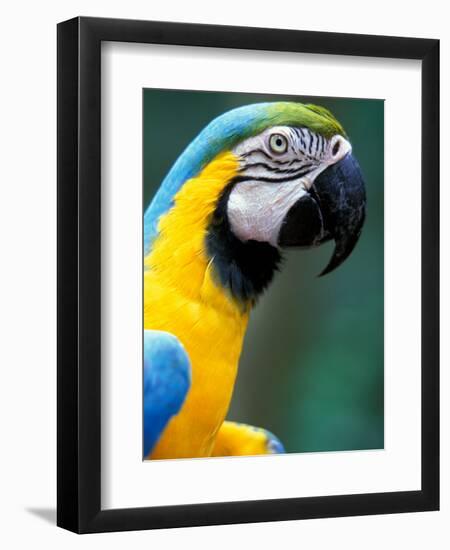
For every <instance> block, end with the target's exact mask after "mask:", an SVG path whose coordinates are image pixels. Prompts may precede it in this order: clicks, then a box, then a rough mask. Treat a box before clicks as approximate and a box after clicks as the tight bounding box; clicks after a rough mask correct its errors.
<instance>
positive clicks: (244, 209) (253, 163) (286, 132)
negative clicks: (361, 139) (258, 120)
mask: <svg viewBox="0 0 450 550" xmlns="http://www.w3.org/2000/svg"><path fill="white" fill-rule="evenodd" d="M350 151H351V145H350V143H349V142H348V141H347V140H346V139H344V138H343V137H342V136H340V135H335V136H333V137H332V138H331V139H326V138H324V137H323V136H320V135H318V134H315V133H314V132H311V131H310V130H308V129H306V128H291V127H288V126H276V127H271V128H268V129H267V130H265V131H264V132H262V133H261V134H259V135H257V136H253V137H251V138H248V139H246V140H245V141H243V142H242V143H240V144H239V145H237V146H236V147H235V148H234V150H233V152H234V154H235V155H236V156H237V157H238V158H239V159H240V162H241V172H240V178H241V180H242V181H240V182H239V183H237V184H236V185H235V186H234V188H233V190H232V191H231V193H230V196H229V199H228V204H227V213H228V219H229V222H230V225H231V230H232V231H233V233H234V235H236V237H238V238H239V239H240V240H241V241H244V242H245V241H248V240H255V241H260V242H267V243H270V244H271V245H273V246H278V235H279V232H280V228H281V225H282V223H283V220H284V218H285V217H286V215H287V213H288V211H289V210H290V208H291V207H292V206H293V205H294V204H295V203H296V202H297V201H298V200H299V199H300V198H301V197H302V196H304V195H306V194H307V193H308V191H309V189H311V186H312V185H313V183H314V180H315V179H316V177H317V176H318V175H319V174H320V173H321V172H323V170H325V169H326V168H327V167H328V166H330V165H331V164H335V163H336V162H338V161H339V160H341V159H342V158H343V157H344V156H345V155H346V154H347V153H349V152H350Z"/></svg>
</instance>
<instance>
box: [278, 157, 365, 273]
mask: <svg viewBox="0 0 450 550" xmlns="http://www.w3.org/2000/svg"><path fill="white" fill-rule="evenodd" d="M365 213H366V191H365V187H364V181H363V178H362V174H361V169H360V167H359V164H358V162H357V161H356V159H355V158H354V157H353V155H352V154H351V153H349V154H347V155H346V156H345V157H344V158H343V159H342V160H340V161H339V162H337V163H336V164H333V165H331V166H329V167H328V168H326V169H325V170H324V171H323V172H322V173H321V174H319V175H318V176H317V178H316V180H315V182H314V185H313V186H312V188H311V189H310V190H309V191H308V192H307V194H306V195H304V196H303V197H301V198H300V199H299V200H298V201H297V202H296V203H295V204H294V205H293V206H292V207H291V208H290V210H289V211H288V213H287V214H286V216H285V218H284V220H283V223H282V225H281V229H280V233H279V235H278V244H279V245H280V246H281V247H292V246H295V247H304V248H310V247H312V246H318V245H320V244H322V243H324V242H326V241H329V240H330V239H334V241H335V248H334V252H333V255H332V257H331V260H330V261H329V263H328V265H327V267H326V268H325V269H324V270H323V271H322V273H321V274H320V275H325V274H327V273H330V272H331V271H333V270H334V269H336V268H337V267H338V266H339V265H341V264H342V262H344V260H345V259H346V258H348V256H349V255H350V254H351V252H352V250H353V249H354V247H355V245H356V243H357V241H358V239H359V236H360V234H361V230H362V227H363V224H364V219H365Z"/></svg>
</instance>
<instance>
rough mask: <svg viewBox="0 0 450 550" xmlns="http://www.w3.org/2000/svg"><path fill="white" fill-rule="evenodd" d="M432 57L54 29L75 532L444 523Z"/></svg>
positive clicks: (258, 32)
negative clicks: (324, 520) (405, 516)
mask: <svg viewBox="0 0 450 550" xmlns="http://www.w3.org/2000/svg"><path fill="white" fill-rule="evenodd" d="M438 273H439V41H438V40H434V39H433V40H432V39H417V38H397V37H385V36H366V35H349V34H334V33H318V32H308V31H292V30H278V29H261V28H244V27H226V26H212V25H198V24H180V23H168V22H152V21H131V20H113V19H98V18H85V17H79V18H75V19H72V20H69V21H66V22H63V23H60V24H59V25H58V506H57V523H58V525H59V526H61V527H63V528H66V529H69V530H71V531H75V532H78V533H90V532H102V531H119V530H132V529H153V528H164V527H182V526H194V525H214V524H227V523H238V522H262V521H277V520H289V519H306V518H319V517H332V516H350V515H361V514H382V513H395V512H415V511H416V512H419V511H428V510H437V509H438V507H439V352H438V350H439V275H438Z"/></svg>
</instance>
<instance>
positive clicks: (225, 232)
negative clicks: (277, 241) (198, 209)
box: [206, 176, 281, 305]
mask: <svg viewBox="0 0 450 550" xmlns="http://www.w3.org/2000/svg"><path fill="white" fill-rule="evenodd" d="M243 179H245V178H243V177H242V176H237V177H236V178H233V180H231V181H230V182H229V183H228V184H227V186H226V187H225V189H224V190H223V192H222V194H221V196H220V198H219V200H218V202H217V206H216V209H215V211H214V214H213V216H212V218H211V221H210V223H209V227H208V232H207V236H206V249H207V252H208V255H209V257H210V258H211V259H212V262H213V267H214V272H215V275H216V277H217V279H218V282H219V283H220V284H221V285H222V286H223V287H224V288H225V289H226V290H227V291H229V292H230V294H231V295H232V296H233V298H235V299H236V300H237V301H239V302H241V303H242V304H244V305H245V304H250V305H252V304H254V303H255V302H256V300H257V299H258V297H259V296H260V295H261V294H262V293H263V292H264V290H265V289H266V288H267V286H268V285H269V284H270V282H271V281H272V279H273V276H274V274H275V272H276V271H277V269H278V267H279V264H280V262H281V254H280V252H279V250H278V249H277V248H275V247H274V246H272V245H271V244H269V243H265V242H258V241H247V242H242V241H241V240H239V239H238V238H237V237H236V236H235V235H234V234H233V232H232V231H231V228H230V224H229V221H228V216H227V203H228V199H229V197H230V193H231V191H232V189H233V187H234V186H235V185H236V184H237V183H239V182H240V181H243Z"/></svg>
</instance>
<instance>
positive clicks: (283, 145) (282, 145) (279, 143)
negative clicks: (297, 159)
mask: <svg viewBox="0 0 450 550" xmlns="http://www.w3.org/2000/svg"><path fill="white" fill-rule="evenodd" d="M269 146H270V148H271V149H272V151H273V152H274V153H276V154H277V155H281V154H282V153H286V151H287V146H288V143H287V139H286V138H285V137H284V136H282V135H281V134H273V135H271V136H270V140H269Z"/></svg>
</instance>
